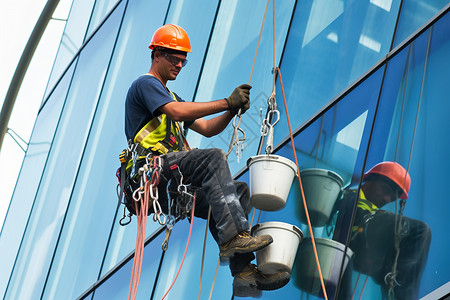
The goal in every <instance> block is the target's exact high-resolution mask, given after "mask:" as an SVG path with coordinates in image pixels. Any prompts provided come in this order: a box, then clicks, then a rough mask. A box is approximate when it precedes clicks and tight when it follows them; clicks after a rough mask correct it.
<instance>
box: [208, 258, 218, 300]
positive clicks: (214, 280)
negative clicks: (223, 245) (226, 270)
mask: <svg viewBox="0 0 450 300" xmlns="http://www.w3.org/2000/svg"><path fill="white" fill-rule="evenodd" d="M219 265H220V257H219V259H218V260H217V266H216V272H215V273H214V279H213V283H212V286H211V291H210V292H209V298H208V300H211V297H212V293H213V290H214V285H215V284H216V278H217V271H218V270H219Z"/></svg>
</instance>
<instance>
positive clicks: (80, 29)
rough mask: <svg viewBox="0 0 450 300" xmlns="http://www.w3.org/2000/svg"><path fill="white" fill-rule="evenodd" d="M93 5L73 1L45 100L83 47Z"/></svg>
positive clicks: (87, 1) (86, 0) (92, 2)
mask: <svg viewBox="0 0 450 300" xmlns="http://www.w3.org/2000/svg"><path fill="white" fill-rule="evenodd" d="M93 5H94V0H85V1H73V3H72V7H71V9H70V14H69V17H68V20H67V23H66V28H65V29H64V34H63V36H62V38H61V44H60V46H59V49H58V54H57V55H56V59H55V63H54V64H53V69H52V73H51V75H50V79H49V81H48V84H47V90H46V91H45V97H44V99H45V98H46V97H48V94H49V93H50V92H51V90H52V89H53V87H54V85H55V84H56V82H57V81H58V80H59V78H60V76H61V75H62V73H63V71H64V70H65V69H66V67H67V64H68V63H69V62H70V61H71V60H72V59H73V58H74V56H75V54H76V53H77V52H78V50H79V49H80V47H81V46H82V45H83V42H84V39H85V36H86V28H87V25H88V22H89V17H90V16H91V10H92V6H93Z"/></svg>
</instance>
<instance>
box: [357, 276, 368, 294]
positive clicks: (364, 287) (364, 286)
mask: <svg viewBox="0 0 450 300" xmlns="http://www.w3.org/2000/svg"><path fill="white" fill-rule="evenodd" d="M368 279H369V275H366V280H364V285H363V287H362V290H361V295H359V300H361V299H362V295H363V293H364V290H365V289H366V284H367V280H368Z"/></svg>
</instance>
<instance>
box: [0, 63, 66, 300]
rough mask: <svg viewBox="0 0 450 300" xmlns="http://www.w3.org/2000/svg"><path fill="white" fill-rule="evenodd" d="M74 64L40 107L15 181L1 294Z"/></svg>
mask: <svg viewBox="0 0 450 300" xmlns="http://www.w3.org/2000/svg"><path fill="white" fill-rule="evenodd" d="M74 65H75V63H74V64H72V66H71V68H70V69H69V70H68V72H67V73H66V74H65V76H64V77H63V78H62V80H61V81H60V82H59V84H58V86H57V87H56V89H55V90H54V91H53V93H52V95H51V96H50V98H49V99H48V101H47V103H46V105H45V106H44V107H43V108H42V109H41V111H40V112H39V115H38V117H37V119H36V123H35V125H34V130H33V134H32V135H31V139H30V142H29V144H28V150H27V153H26V156H25V158H24V161H23V165H22V171H21V173H20V174H19V178H18V180H17V183H16V187H15V190H14V194H13V197H12V200H11V205H10V207H9V210H8V214H7V217H6V219H5V223H4V225H3V228H2V233H1V238H0V252H1V253H2V255H1V258H0V260H1V265H2V267H3V272H1V273H0V295H3V294H4V292H5V290H6V285H7V284H8V280H9V276H10V274H11V271H12V269H13V264H14V261H15V258H16V255H17V252H18V249H19V247H20V243H21V239H22V236H23V232H24V230H25V227H26V224H27V220H28V217H29V213H30V211H31V210H32V207H33V203H34V202H33V200H34V199H35V194H36V191H37V189H38V186H39V183H40V180H41V176H42V171H43V169H44V167H45V164H46V162H47V157H48V153H49V151H50V148H51V144H52V142H53V137H54V134H55V128H56V126H57V124H58V121H59V117H60V115H61V109H62V107H63V105H64V102H65V99H66V95H67V89H68V87H69V84H70V81H71V79H72V75H73V69H74Z"/></svg>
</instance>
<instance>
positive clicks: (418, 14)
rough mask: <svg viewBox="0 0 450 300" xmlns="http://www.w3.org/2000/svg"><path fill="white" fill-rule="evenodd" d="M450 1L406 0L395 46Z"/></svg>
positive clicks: (396, 34)
mask: <svg viewBox="0 0 450 300" xmlns="http://www.w3.org/2000/svg"><path fill="white" fill-rule="evenodd" d="M448 3H449V1H448V0H404V1H403V4H402V10H401V13H400V19H399V22H398V26H397V31H396V33H395V45H394V47H395V46H397V45H398V44H400V43H401V42H403V41H404V40H405V39H406V38H407V37H408V36H409V35H410V34H412V33H413V32H414V31H416V30H417V29H419V28H420V27H421V26H422V25H424V24H425V23H426V22H427V21H428V20H429V19H430V18H431V17H433V16H434V15H435V14H437V13H438V12H439V11H440V10H441V9H442V8H444V7H445V6H446V5H447V4H448Z"/></svg>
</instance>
